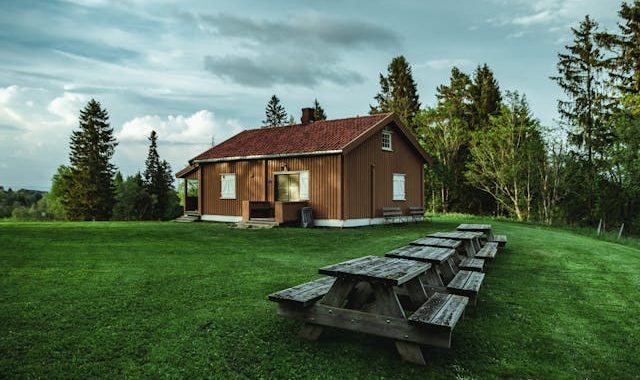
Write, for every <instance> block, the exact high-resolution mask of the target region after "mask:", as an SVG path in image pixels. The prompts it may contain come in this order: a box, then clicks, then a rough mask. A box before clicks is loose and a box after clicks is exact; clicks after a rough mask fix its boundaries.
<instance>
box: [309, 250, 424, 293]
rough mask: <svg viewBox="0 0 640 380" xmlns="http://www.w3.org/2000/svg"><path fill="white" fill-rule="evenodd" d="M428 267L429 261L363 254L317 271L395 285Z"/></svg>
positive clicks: (402, 282)
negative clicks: (363, 255)
mask: <svg viewBox="0 0 640 380" xmlns="http://www.w3.org/2000/svg"><path fill="white" fill-rule="evenodd" d="M430 268H431V264H429V263H422V262H418V261H412V260H403V259H395V258H389V257H378V256H365V257H360V258H358V259H353V260H349V261H345V262H343V263H338V264H334V265H329V266H326V267H323V268H320V269H319V270H318V272H319V273H321V274H325V275H329V276H334V277H351V278H354V279H360V280H367V281H379V282H384V283H387V284H391V285H394V286H397V285H402V284H404V283H405V282H407V281H409V280H411V279H413V278H415V277H417V276H419V275H420V274H422V273H424V272H426V271H427V270H429V269H430Z"/></svg>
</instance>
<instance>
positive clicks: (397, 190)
mask: <svg viewBox="0 0 640 380" xmlns="http://www.w3.org/2000/svg"><path fill="white" fill-rule="evenodd" d="M393 200H394V201H404V200H405V194H404V174H395V173H394V174H393Z"/></svg>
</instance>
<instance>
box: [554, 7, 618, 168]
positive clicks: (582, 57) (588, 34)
mask: <svg viewBox="0 0 640 380" xmlns="http://www.w3.org/2000/svg"><path fill="white" fill-rule="evenodd" d="M597 28H598V23H597V22H595V21H594V20H592V19H591V18H590V17H589V16H585V18H584V20H583V21H582V22H581V23H580V25H579V26H578V28H571V31H572V32H573V35H574V40H573V44H571V45H567V46H565V49H566V50H567V52H566V53H559V54H558V65H557V67H558V74H559V75H557V76H553V77H551V79H553V80H554V81H556V82H557V83H558V85H559V86H560V87H561V88H562V90H563V91H564V93H565V94H566V95H567V96H568V98H569V100H558V112H559V113H560V117H561V118H562V119H563V120H564V122H565V123H566V124H567V125H568V126H569V127H570V129H571V130H570V134H569V142H570V143H571V144H573V145H574V146H577V147H578V148H579V149H583V150H584V151H585V152H586V156H587V157H586V160H587V165H588V167H593V166H594V162H593V161H594V154H595V153H600V155H602V153H603V151H604V149H605V148H606V146H607V144H608V141H609V140H610V136H611V133H610V131H608V130H607V128H606V123H605V119H606V115H607V112H608V107H609V106H610V102H609V98H608V96H607V93H606V90H605V83H604V76H603V70H604V66H603V60H604V55H603V53H602V52H601V50H600V49H599V47H598V45H597V43H596V40H595V35H596V32H597Z"/></svg>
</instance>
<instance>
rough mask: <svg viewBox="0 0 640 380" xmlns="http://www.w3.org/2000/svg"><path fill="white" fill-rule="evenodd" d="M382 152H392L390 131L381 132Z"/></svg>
mask: <svg viewBox="0 0 640 380" xmlns="http://www.w3.org/2000/svg"><path fill="white" fill-rule="evenodd" d="M382 150H393V146H392V142H391V131H389V130H386V129H385V130H383V131H382Z"/></svg>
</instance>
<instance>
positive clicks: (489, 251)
mask: <svg viewBox="0 0 640 380" xmlns="http://www.w3.org/2000/svg"><path fill="white" fill-rule="evenodd" d="M497 253H498V243H496V242H488V243H487V244H485V245H484V247H482V248H481V249H480V250H479V251H478V252H477V253H476V255H475V258H476V259H483V260H493V259H494V258H495V257H496V254H497Z"/></svg>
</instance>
